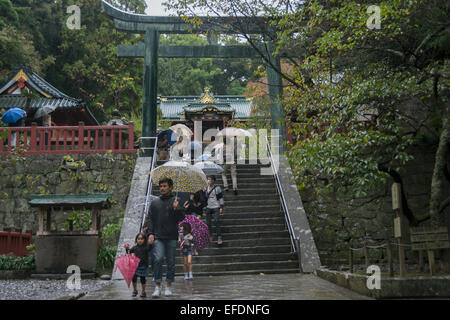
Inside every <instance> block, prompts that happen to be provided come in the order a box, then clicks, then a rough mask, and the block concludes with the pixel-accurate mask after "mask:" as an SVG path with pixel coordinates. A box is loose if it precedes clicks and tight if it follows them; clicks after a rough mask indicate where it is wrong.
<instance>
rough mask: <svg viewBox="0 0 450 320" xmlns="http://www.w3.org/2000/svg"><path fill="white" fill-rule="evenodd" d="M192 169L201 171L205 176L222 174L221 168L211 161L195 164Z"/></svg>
mask: <svg viewBox="0 0 450 320" xmlns="http://www.w3.org/2000/svg"><path fill="white" fill-rule="evenodd" d="M194 167H197V168H199V169H201V170H202V171H203V172H204V173H205V174H207V175H216V174H221V173H222V172H223V168H222V167H221V166H219V165H217V164H215V163H214V162H212V161H205V162H197V163H196V164H194Z"/></svg>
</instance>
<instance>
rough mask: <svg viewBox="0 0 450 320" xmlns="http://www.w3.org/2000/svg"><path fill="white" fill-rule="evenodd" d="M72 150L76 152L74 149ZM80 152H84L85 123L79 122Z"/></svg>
mask: <svg viewBox="0 0 450 320" xmlns="http://www.w3.org/2000/svg"><path fill="white" fill-rule="evenodd" d="M72 149H74V150H75V148H74V147H72ZM78 151H79V152H82V151H84V122H83V121H80V122H78Z"/></svg>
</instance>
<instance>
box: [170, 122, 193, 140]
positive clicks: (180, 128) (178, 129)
mask: <svg viewBox="0 0 450 320" xmlns="http://www.w3.org/2000/svg"><path fill="white" fill-rule="evenodd" d="M169 129H170V130H172V131H173V132H175V133H176V134H178V135H180V133H181V135H182V136H187V137H190V136H192V135H193V134H194V133H193V132H192V131H191V129H189V128H188V127H187V126H186V125H184V124H181V123H179V124H176V125H174V126H171V127H170V128H169Z"/></svg>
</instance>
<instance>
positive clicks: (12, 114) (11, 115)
mask: <svg viewBox="0 0 450 320" xmlns="http://www.w3.org/2000/svg"><path fill="white" fill-rule="evenodd" d="M24 116H25V111H23V110H22V109H20V108H11V109H9V110H8V111H6V112H5V113H4V114H3V117H2V121H3V122H4V123H6V124H10V123H16V122H17V121H19V120H20V119H22V118H23V117H24Z"/></svg>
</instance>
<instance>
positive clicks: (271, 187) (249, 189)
mask: <svg viewBox="0 0 450 320" xmlns="http://www.w3.org/2000/svg"><path fill="white" fill-rule="evenodd" d="M216 185H217V186H219V187H220V188H221V189H222V190H224V187H223V184H221V183H219V184H216ZM237 186H238V190H239V191H242V192H243V193H244V192H245V193H255V194H258V193H268V191H271V193H276V192H277V187H276V184H275V183H274V182H270V183H268V182H264V183H259V182H258V183H246V182H244V181H239V180H238V183H237ZM228 187H229V188H230V189H232V188H233V185H232V183H231V180H230V181H228ZM152 191H153V192H156V193H152V194H158V193H159V186H158V185H153V188H152Z"/></svg>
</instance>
